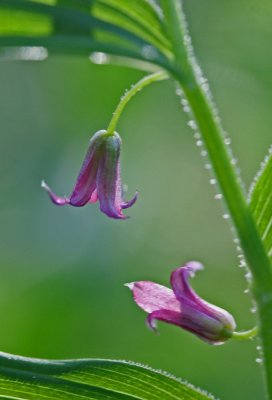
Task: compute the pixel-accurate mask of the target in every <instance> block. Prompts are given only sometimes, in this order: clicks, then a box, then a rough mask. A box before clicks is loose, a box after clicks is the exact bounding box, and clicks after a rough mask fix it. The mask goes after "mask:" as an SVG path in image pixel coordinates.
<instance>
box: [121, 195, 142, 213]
mask: <svg viewBox="0 0 272 400" xmlns="http://www.w3.org/2000/svg"><path fill="white" fill-rule="evenodd" d="M137 199H138V192H136V193H135V195H134V196H133V197H132V199H131V200H129V201H125V202H124V201H123V202H122V203H121V208H122V209H125V208H130V207H132V206H133V204H135V203H136V201H137Z"/></svg>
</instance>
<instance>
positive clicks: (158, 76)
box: [107, 72, 168, 135]
mask: <svg viewBox="0 0 272 400" xmlns="http://www.w3.org/2000/svg"><path fill="white" fill-rule="evenodd" d="M166 78H168V75H167V73H166V72H155V73H154V74H151V75H148V76H145V77H144V78H143V79H141V80H140V81H139V82H137V83H135V85H133V86H132V87H131V88H130V89H129V90H128V91H127V92H126V93H125V94H124V95H123V97H121V100H120V102H119V104H118V106H117V107H116V110H115V111H114V113H113V116H112V118H111V120H110V123H109V126H108V129H107V133H108V135H113V134H114V131H115V129H116V126H117V123H118V121H119V118H120V116H121V114H122V112H123V110H124V108H125V107H126V105H127V103H128V102H129V101H130V100H131V98H132V97H133V96H135V94H136V93H138V92H139V91H140V90H142V89H143V88H144V87H145V86H148V85H150V84H151V83H153V82H156V81H161V80H163V79H166Z"/></svg>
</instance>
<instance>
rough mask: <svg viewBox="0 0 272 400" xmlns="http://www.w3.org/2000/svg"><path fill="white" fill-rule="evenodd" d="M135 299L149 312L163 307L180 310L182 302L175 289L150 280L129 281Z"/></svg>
mask: <svg viewBox="0 0 272 400" xmlns="http://www.w3.org/2000/svg"><path fill="white" fill-rule="evenodd" d="M126 286H128V288H129V289H130V290H131V291H132V293H133V297H134V300H135V302H136V304H138V306H139V307H141V308H142V309H143V310H144V311H146V312H147V313H152V312H154V311H158V310H161V309H165V310H169V311H175V312H180V303H179V301H178V300H177V299H176V297H175V295H174V293H173V290H171V289H168V288H167V287H165V286H162V285H159V284H157V283H154V282H150V281H140V282H132V283H128V284H127V285H126Z"/></svg>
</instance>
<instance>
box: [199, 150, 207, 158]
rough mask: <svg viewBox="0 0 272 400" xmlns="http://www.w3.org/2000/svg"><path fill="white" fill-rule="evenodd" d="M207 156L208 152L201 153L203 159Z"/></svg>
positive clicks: (202, 151)
mask: <svg viewBox="0 0 272 400" xmlns="http://www.w3.org/2000/svg"><path fill="white" fill-rule="evenodd" d="M207 154H208V153H207V151H206V150H201V152H200V155H201V156H202V157H206V155H207Z"/></svg>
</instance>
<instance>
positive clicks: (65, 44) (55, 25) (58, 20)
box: [0, 0, 171, 65]
mask: <svg viewBox="0 0 272 400" xmlns="http://www.w3.org/2000/svg"><path fill="white" fill-rule="evenodd" d="M59 36H61V39H62V40H60V37H59ZM74 37H76V39H75V40H74ZM65 39H69V40H65ZM70 41H71V42H72V43H73V45H71V46H69V42H70ZM75 42H76V43H75ZM0 46H2V47H11V46H12V47H16V46H47V47H48V48H50V49H52V48H53V50H54V51H57V52H66V53H74V52H85V53H87V52H88V51H90V50H91V51H100V52H101V51H104V52H107V53H109V54H115V55H118V56H123V57H129V58H135V59H138V60H145V61H150V62H154V63H156V64H159V65H165V64H167V57H169V56H171V51H170V44H169V42H168V40H167V38H166V36H165V33H164V30H163V24H162V21H161V19H160V15H159V13H158V11H156V8H154V7H153V6H152V5H151V4H150V3H149V2H148V1H145V0H140V1H139V2H136V1H132V2H130V1H129V0H122V1H120V2H119V1H115V0H93V1H92V2H91V1H90V0H86V1H85V2H80V3H78V2H76V1H74V0H61V1H59V2H57V3H56V4H52V2H51V1H49V2H48V1H31V0H0Z"/></svg>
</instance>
